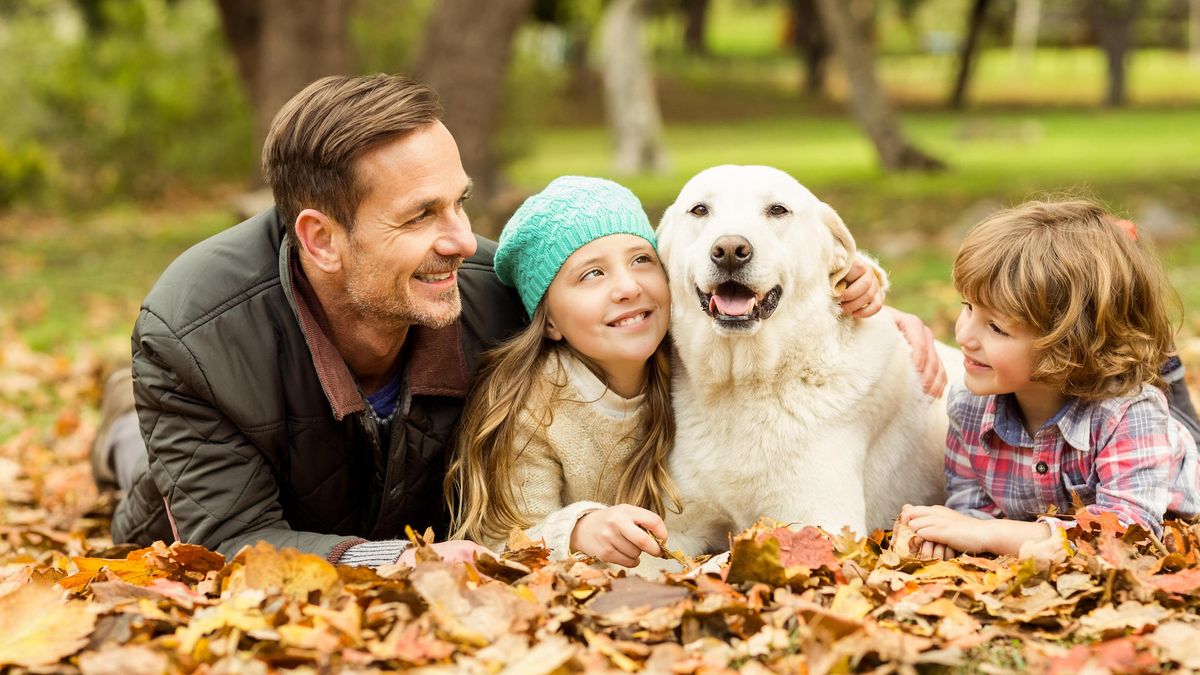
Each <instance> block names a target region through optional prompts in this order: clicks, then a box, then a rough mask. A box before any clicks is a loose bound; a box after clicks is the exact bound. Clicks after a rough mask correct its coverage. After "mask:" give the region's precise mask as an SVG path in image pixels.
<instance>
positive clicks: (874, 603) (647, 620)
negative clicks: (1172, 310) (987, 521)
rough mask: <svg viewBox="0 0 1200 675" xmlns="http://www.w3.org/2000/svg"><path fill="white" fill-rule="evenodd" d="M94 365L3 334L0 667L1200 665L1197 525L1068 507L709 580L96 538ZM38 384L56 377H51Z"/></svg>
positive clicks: (744, 558) (747, 565) (823, 546)
mask: <svg viewBox="0 0 1200 675" xmlns="http://www.w3.org/2000/svg"><path fill="white" fill-rule="evenodd" d="M100 370H101V368H100V366H99V361H98V360H96V359H91V358H89V357H86V356H84V357H77V358H73V359H71V360H69V361H67V360H61V359H56V358H54V357H49V356H43V355H38V354H34V353H32V352H28V351H22V350H20V349H16V348H13V347H11V346H9V347H6V348H4V349H3V350H0V418H4V419H12V416H19V418H20V419H22V420H27V421H28V424H27V425H25V427H23V428H21V429H20V430H18V431H15V432H10V433H7V434H6V436H4V437H0V438H4V440H3V441H2V442H0V670H4V669H5V668H6V667H16V668H18V669H30V670H33V671H36V672H75V671H77V670H78V671H82V672H84V673H121V674H122V675H136V674H138V673H161V672H175V671H184V672H230V671H234V672H268V671H282V670H304V671H310V672H311V671H314V670H320V671H326V670H336V671H341V672H374V671H379V670H393V669H409V668H424V669H427V670H430V671H433V670H445V671H453V672H481V673H485V672H486V673H500V672H512V673H518V672H520V673H533V672H544V673H549V672H555V671H580V670H587V671H612V672H617V671H621V672H637V671H645V672H675V673H701V672H703V673H708V672H722V671H726V670H729V669H740V670H742V671H751V672H753V671H762V670H782V671H789V672H814V673H824V672H830V671H838V672H845V671H870V670H876V671H880V672H889V671H906V672H912V671H915V670H917V669H918V668H919V669H921V670H922V671H929V670H941V669H944V670H947V671H954V670H960V669H961V670H965V671H983V672H1003V671H1005V670H1011V671H1026V670H1034V671H1041V672H1057V673H1075V672H1084V671H1086V672H1142V671H1149V672H1158V671H1171V670H1179V669H1183V670H1189V669H1200V626H1198V625H1197V622H1196V612H1195V608H1196V607H1198V606H1200V564H1198V556H1200V531H1198V530H1197V529H1196V528H1195V527H1193V526H1189V525H1186V524H1184V523H1179V522H1172V523H1169V524H1168V526H1167V529H1166V531H1165V533H1164V536H1163V537H1162V538H1161V539H1159V538H1155V537H1152V536H1150V535H1149V534H1148V533H1147V532H1145V531H1143V530H1141V529H1138V528H1133V529H1131V530H1128V531H1126V530H1124V529H1122V528H1121V527H1119V526H1118V525H1117V523H1116V522H1115V520H1114V519H1111V518H1108V519H1105V518H1100V519H1096V518H1088V517H1086V516H1085V515H1081V519H1080V521H1079V523H1080V524H1079V525H1078V526H1077V527H1076V528H1075V529H1073V530H1071V531H1070V532H1069V546H1068V545H1063V543H1062V542H1051V543H1050V544H1048V545H1046V546H1043V547H1042V549H1041V550H1034V551H1030V553H1031V555H1029V556H1027V557H1025V558H1023V559H1013V558H1001V559H994V558H982V557H969V556H962V557H960V558H958V559H956V560H953V561H932V560H919V559H916V558H913V557H911V556H910V555H908V547H907V544H906V543H905V542H904V541H903V539H904V537H903V536H902V535H903V533H902V532H897V533H896V536H895V539H896V540H897V543H896V545H893V544H892V541H891V539H892V536H891V535H890V534H888V533H882V532H878V533H876V534H875V535H873V536H872V537H869V538H865V539H862V538H855V537H853V536H849V535H845V534H832V535H831V534H829V533H825V532H823V531H820V530H818V529H816V528H811V527H809V528H796V529H789V528H787V527H781V526H778V525H777V524H775V523H762V524H760V525H758V526H756V527H755V528H752V529H751V530H748V531H746V532H743V533H742V534H740V535H738V536H737V537H736V538H735V539H734V540H733V542H732V555H731V558H730V562H729V564H728V565H727V566H725V567H723V568H721V570H720V574H719V575H708V574H697V573H692V574H686V573H683V572H681V573H678V574H668V575H665V576H663V577H662V578H661V579H658V580H645V579H640V578H636V577H627V576H624V575H623V573H622V572H618V571H615V570H609V569H602V568H600V567H599V566H593V565H589V564H587V562H586V561H564V562H548V556H547V552H546V550H545V549H544V548H542V547H541V546H539V545H537V544H534V543H532V542H527V541H526V542H514V550H511V551H510V552H509V553H507V554H506V555H505V556H504V557H503V559H501V560H494V559H481V560H479V561H477V562H476V563H475V564H466V565H464V564H447V563H443V562H441V561H440V560H438V559H437V556H436V554H435V553H433V551H432V549H430V548H428V547H427V546H426V545H425V544H426V542H425V540H424V539H422V538H417V537H414V539H415V540H416V541H417V542H418V544H419V546H420V547H421V549H420V554H419V556H418V557H419V559H420V562H419V564H418V565H417V567H416V568H415V569H411V570H410V569H407V568H399V567H392V568H381V569H378V570H368V569H354V568H348V567H334V566H332V565H330V564H329V563H327V562H326V561H324V560H322V559H321V558H318V557H315V556H311V555H306V554H301V553H297V552H295V551H288V550H285V551H277V550H274V549H272V548H270V547H268V546H265V545H260V546H259V547H257V548H253V549H246V550H243V551H242V552H241V553H240V554H239V555H238V556H237V557H235V558H234V559H233V560H229V561H227V560H224V559H223V558H222V557H221V556H220V555H217V554H215V553H212V552H210V551H207V550H205V549H202V548H200V547H196V546H190V545H186V544H174V545H171V546H167V545H164V544H156V545H154V546H151V547H149V548H144V549H139V550H131V549H129V548H112V547H111V542H110V541H109V540H108V539H107V518H106V515H105V514H106V511H107V510H108V509H109V505H108V504H107V502H106V501H105V500H104V498H103V497H100V496H98V495H97V494H96V493H95V490H94V488H92V487H91V483H90V480H88V473H87V465H86V453H87V444H88V442H89V441H90V438H91V434H92V433H93V430H94V426H95V412H94V410H95V406H96V399H97V397H98V383H99V378H100ZM47 392H51V393H47Z"/></svg>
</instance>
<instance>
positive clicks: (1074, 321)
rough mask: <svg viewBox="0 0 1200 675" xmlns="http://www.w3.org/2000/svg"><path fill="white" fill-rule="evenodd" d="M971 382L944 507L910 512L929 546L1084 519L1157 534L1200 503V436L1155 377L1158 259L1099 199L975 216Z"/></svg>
mask: <svg viewBox="0 0 1200 675" xmlns="http://www.w3.org/2000/svg"><path fill="white" fill-rule="evenodd" d="M954 286H955V288H956V289H957V290H958V292H959V293H960V294H961V295H962V297H963V300H964V302H963V309H962V313H961V314H960V315H959V318H958V322H957V324H956V326H955V339H956V340H957V341H958V344H959V346H960V347H961V348H962V350H963V357H964V358H963V361H964V366H965V368H966V375H965V385H966V388H965V389H964V388H963V387H961V386H957V387H954V388H952V390H951V393H950V395H949V397H948V406H949V414H950V431H949V433H948V435H947V453H946V480H947V487H946V489H947V501H946V506H945V507H940V506H919V507H912V506H906V507H905V509H904V512H903V514H902V515H901V519H902V520H903V521H905V522H907V523H908V525H909V526H910V527H912V528H913V530H914V531H915V532H916V534H917V536H918V537H920V538H921V539H923V540H924V544H923V545H922V553H923V554H925V555H927V556H933V557H943V558H948V557H951V556H953V555H955V554H956V553H957V552H958V551H966V552H991V553H997V554H1017V553H1019V551H1020V547H1021V545H1022V544H1023V543H1025V542H1028V541H1038V540H1042V539H1046V538H1048V537H1051V536H1054V534H1055V532H1056V530H1057V529H1060V528H1062V527H1063V526H1064V524H1065V523H1064V521H1063V520H1061V519H1059V518H1055V517H1051V516H1047V515H1043V514H1046V513H1047V512H1048V511H1049V510H1050V509H1051V507H1053V508H1054V509H1056V510H1057V512H1058V513H1068V514H1069V513H1073V512H1074V511H1075V509H1076V504H1082V505H1084V506H1085V508H1086V509H1087V510H1088V511H1089V512H1092V513H1101V512H1111V513H1114V514H1115V515H1116V516H1117V518H1118V520H1120V521H1121V522H1122V523H1125V524H1127V525H1128V524H1132V523H1138V524H1140V525H1142V526H1143V527H1146V528H1147V529H1149V530H1151V531H1153V532H1155V533H1156V534H1157V533H1161V530H1162V521H1163V518H1164V515H1165V514H1166V513H1167V512H1168V511H1170V512H1173V513H1175V514H1177V515H1180V516H1184V517H1191V516H1195V515H1197V513H1200V471H1198V461H1197V459H1198V457H1197V450H1196V444H1195V442H1194V440H1193V439H1192V437H1191V435H1190V434H1189V433H1188V431H1187V429H1186V428H1185V427H1184V426H1183V425H1182V424H1180V423H1179V422H1178V421H1177V420H1175V419H1174V418H1172V417H1171V416H1170V414H1169V412H1168V409H1167V401H1166V398H1165V397H1164V395H1163V393H1162V391H1160V390H1159V389H1158V388H1156V387H1155V386H1154V385H1156V384H1159V383H1160V382H1159V380H1160V377H1159V372H1158V364H1161V363H1163V361H1164V360H1165V359H1166V357H1167V355H1168V353H1169V351H1170V345H1171V338H1172V333H1173V327H1172V325H1171V321H1170V319H1169V317H1168V311H1167V301H1166V295H1167V291H1168V284H1167V281H1166V278H1165V276H1164V274H1163V271H1162V269H1161V267H1160V266H1159V264H1158V262H1157V260H1155V259H1154V257H1153V256H1152V255H1151V254H1150V253H1149V252H1148V251H1147V250H1146V249H1145V248H1144V247H1143V246H1142V245H1140V244H1139V243H1138V242H1136V241H1134V240H1133V239H1132V238H1130V237H1128V236H1126V235H1125V233H1124V232H1123V231H1122V230H1121V228H1120V227H1119V226H1118V225H1116V224H1114V223H1113V222H1112V221H1111V220H1110V219H1109V218H1108V217H1107V216H1106V215H1105V213H1104V211H1103V210H1102V209H1100V208H1099V207H1097V206H1095V205H1094V204H1091V203H1088V202H1083V201H1074V202H1062V203H1047V202H1031V203H1028V204H1024V205H1022V206H1020V207H1017V208H1015V209H1012V210H1010V211H1004V212H1001V213H999V214H996V215H994V216H992V217H990V218H988V219H987V220H985V221H984V222H982V223H980V224H979V225H977V226H975V227H974V228H973V229H972V230H971V231H970V232H969V233H968V234H967V237H966V239H965V240H964V241H963V244H962V247H961V248H960V249H959V252H958V256H957V257H956V259H955V261H954Z"/></svg>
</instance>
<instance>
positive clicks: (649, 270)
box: [545, 234, 671, 396]
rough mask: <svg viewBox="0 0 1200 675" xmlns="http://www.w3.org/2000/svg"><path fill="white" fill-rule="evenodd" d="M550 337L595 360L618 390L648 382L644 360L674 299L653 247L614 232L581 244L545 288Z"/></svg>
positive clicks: (664, 327) (663, 329)
mask: <svg viewBox="0 0 1200 675" xmlns="http://www.w3.org/2000/svg"><path fill="white" fill-rule="evenodd" d="M545 303H546V313H547V315H548V318H549V325H548V326H547V328H546V337H548V338H550V339H552V340H566V342H567V344H569V345H571V347H573V348H574V349H575V350H576V351H578V352H579V353H581V354H583V355H584V356H586V357H588V358H590V359H592V360H593V361H595V362H596V363H597V364H599V366H600V367H601V368H603V369H604V372H605V374H606V375H608V376H609V379H610V384H611V385H613V387H614V389H617V391H618V393H621V394H623V395H626V396H629V395H632V393H636V391H633V392H632V393H627V392H623V391H621V389H629V387H628V386H625V387H622V386H620V385H621V384H626V385H628V384H630V383H633V382H635V381H636V383H637V389H640V386H641V382H642V381H643V380H644V377H645V367H646V361H647V359H649V358H650V356H651V355H652V354H654V350H656V349H658V345H659V343H660V342H662V339H663V337H664V336H665V335H666V334H667V325H668V323H669V321H670V316H671V296H670V293H669V292H668V290H667V275H666V273H665V272H664V271H663V268H662V264H661V263H660V262H659V261H658V254H657V253H655V251H654V247H653V246H651V245H650V242H648V241H646V240H645V239H642V238H641V237H637V236H634V235H631V234H611V235H608V236H606V237H600V238H599V239H596V240H594V241H592V242H589V243H588V244H586V245H584V246H581V247H580V248H579V249H578V250H576V251H575V252H574V253H572V254H571V257H569V258H567V261H566V262H565V263H563V266H562V269H560V270H559V271H558V275H557V276H555V277H554V281H552V282H551V283H550V287H549V288H548V289H546V298H545Z"/></svg>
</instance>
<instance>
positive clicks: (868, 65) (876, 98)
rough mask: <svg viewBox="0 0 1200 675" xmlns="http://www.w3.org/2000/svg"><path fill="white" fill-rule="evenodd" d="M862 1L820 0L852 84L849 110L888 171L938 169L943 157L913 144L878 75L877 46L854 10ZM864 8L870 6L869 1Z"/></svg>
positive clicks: (818, 2)
mask: <svg viewBox="0 0 1200 675" xmlns="http://www.w3.org/2000/svg"><path fill="white" fill-rule="evenodd" d="M862 5H863V1H862V0H817V8H818V9H819V10H820V12H821V19H822V21H823V23H824V25H825V27H826V28H827V29H829V35H830V37H831V38H832V42H833V48H834V52H835V53H836V54H837V57H838V60H839V61H841V63H842V68H843V69H844V70H845V71H846V80H847V82H848V84H849V85H850V110H851V112H852V113H853V115H854V119H855V120H856V121H857V122H858V125H859V126H860V127H862V129H863V131H865V132H866V134H867V136H868V137H869V138H870V139H871V142H872V143H874V144H875V151H876V153H877V154H878V155H879V160H880V162H881V163H882V164H883V167H884V168H885V169H887V170H908V169H919V170H924V171H930V170H937V169H942V168H944V167H945V164H943V163H942V162H941V161H940V160H938V159H936V158H934V157H931V156H929V155H927V154H925V153H924V152H922V151H921V150H920V149H918V148H916V147H915V146H913V145H912V144H911V143H910V142H909V141H908V139H907V138H906V137H905V135H904V132H903V131H902V130H901V128H900V121H899V118H898V117H897V115H896V113H895V111H894V110H892V106H891V104H890V103H888V100H887V97H886V96H884V93H883V90H882V89H881V88H880V86H879V82H878V80H877V79H876V77H875V49H874V47H872V45H871V43H870V41H869V40H868V38H867V35H866V33H865V32H864V31H863V30H862V23H861V21H859V20H858V19H856V18H855V16H854V15H853V14H851V12H852V11H854V7H852V6H857V7H859V8H862ZM865 9H870V3H869V2H868V3H867V6H866V7H865Z"/></svg>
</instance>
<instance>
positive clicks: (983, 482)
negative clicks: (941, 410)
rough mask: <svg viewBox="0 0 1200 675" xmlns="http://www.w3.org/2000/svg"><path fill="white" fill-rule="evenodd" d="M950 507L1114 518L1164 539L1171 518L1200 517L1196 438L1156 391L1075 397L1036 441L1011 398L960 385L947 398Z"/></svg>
mask: <svg viewBox="0 0 1200 675" xmlns="http://www.w3.org/2000/svg"><path fill="white" fill-rule="evenodd" d="M948 406H949V413H950V430H949V432H948V433H947V435H946V446H947V449H946V494H947V500H946V506H948V507H950V508H952V509H954V510H956V511H959V512H962V513H966V514H969V515H972V516H975V517H979V518H1010V519H1013V520H1034V519H1037V520H1040V521H1043V522H1048V523H1050V524H1051V525H1052V526H1058V527H1063V526H1065V525H1066V523H1065V522H1064V521H1062V520H1060V519H1058V518H1052V517H1047V516H1044V515H1042V514H1045V513H1047V511H1049V509H1050V507H1051V506H1053V507H1056V508H1057V512H1058V513H1060V514H1061V513H1065V514H1071V513H1074V512H1075V508H1076V507H1075V504H1074V500H1073V499H1072V495H1075V496H1077V497H1078V500H1079V502H1080V503H1082V504H1083V505H1085V506H1086V507H1087V509H1088V511H1091V512H1093V513H1100V512H1103V511H1111V512H1113V513H1115V514H1116V515H1117V518H1118V519H1119V520H1120V521H1121V522H1122V523H1124V524H1126V525H1128V524H1131V523H1135V522H1136V523H1140V524H1141V525H1143V526H1145V527H1148V528H1150V529H1151V530H1153V531H1154V532H1155V534H1161V533H1162V520H1163V516H1164V515H1165V513H1166V512H1167V511H1171V512H1173V513H1175V514H1177V515H1179V516H1182V517H1193V516H1196V515H1197V514H1200V470H1198V465H1200V461H1198V460H1200V457H1198V453H1197V451H1196V444H1195V441H1193V440H1192V437H1191V435H1190V434H1189V433H1188V432H1187V430H1186V429H1185V428H1184V427H1183V425H1181V424H1180V423H1179V422H1178V421H1176V420H1175V419H1174V418H1172V417H1171V416H1170V414H1169V413H1168V411H1167V401H1166V398H1165V397H1164V396H1163V393H1162V392H1161V391H1159V390H1158V389H1156V388H1154V387H1152V386H1150V385H1144V386H1143V387H1142V389H1141V391H1138V392H1136V393H1135V394H1132V395H1129V396H1123V397H1118V398H1111V399H1105V400H1103V401H1094V402H1085V401H1081V400H1079V399H1072V400H1071V401H1070V402H1068V403H1067V404H1066V405H1065V406H1063V408H1062V409H1061V410H1059V411H1058V413H1056V414H1055V415H1054V417H1053V418H1051V419H1050V420H1049V421H1048V422H1046V423H1045V424H1044V425H1042V428H1041V429H1039V430H1038V431H1037V433H1036V434H1034V435H1033V437H1032V438H1031V437H1030V436H1029V432H1027V431H1026V430H1025V425H1024V423H1023V422H1022V417H1021V411H1020V409H1019V408H1018V406H1017V402H1016V398H1015V397H1014V396H1013V395H1012V394H1003V395H998V396H975V395H974V394H972V393H970V392H969V391H967V389H966V387H964V386H962V385H961V384H958V385H956V386H955V387H953V388H952V390H951V392H950V395H949V397H948Z"/></svg>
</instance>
